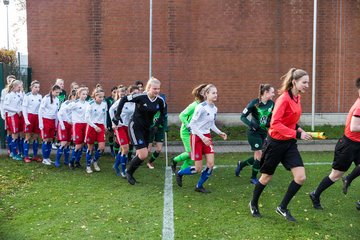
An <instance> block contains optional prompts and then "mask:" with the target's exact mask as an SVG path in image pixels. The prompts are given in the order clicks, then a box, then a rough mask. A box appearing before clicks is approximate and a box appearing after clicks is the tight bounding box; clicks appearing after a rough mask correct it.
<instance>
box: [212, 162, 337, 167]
mask: <svg viewBox="0 0 360 240" xmlns="http://www.w3.org/2000/svg"><path fill="white" fill-rule="evenodd" d="M331 164H332V162H309V163H304V165H305V166H315V165H331ZM279 165H280V164H279ZM231 167H236V165H215V166H214V168H231Z"/></svg>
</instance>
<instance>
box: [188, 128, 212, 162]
mask: <svg viewBox="0 0 360 240" xmlns="http://www.w3.org/2000/svg"><path fill="white" fill-rule="evenodd" d="M204 136H205V137H208V138H210V140H211V136H210V133H208V134H204ZM190 146H191V159H192V160H194V161H201V160H202V155H203V154H211V153H212V154H214V145H213V144H212V141H211V144H210V145H209V146H206V145H205V143H204V142H203V141H202V140H201V138H200V137H199V136H197V135H194V134H191V135H190Z"/></svg>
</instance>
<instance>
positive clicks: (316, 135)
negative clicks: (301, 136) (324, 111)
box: [307, 132, 327, 139]
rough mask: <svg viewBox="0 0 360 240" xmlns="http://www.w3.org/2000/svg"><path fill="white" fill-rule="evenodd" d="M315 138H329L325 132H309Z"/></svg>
mask: <svg viewBox="0 0 360 240" xmlns="http://www.w3.org/2000/svg"><path fill="white" fill-rule="evenodd" d="M307 133H308V134H310V135H311V136H312V138H315V139H327V137H326V136H325V133H324V132H307Z"/></svg>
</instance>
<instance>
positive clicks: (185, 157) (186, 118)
mask: <svg viewBox="0 0 360 240" xmlns="http://www.w3.org/2000/svg"><path fill="white" fill-rule="evenodd" d="M205 87H206V84H201V85H199V86H197V87H196V88H194V89H193V90H192V95H193V96H194V97H195V101H194V102H192V103H191V104H190V105H189V106H187V107H186V108H185V109H184V111H182V112H181V113H180V115H179V118H180V121H181V128H180V137H181V140H182V142H183V144H184V148H185V152H183V153H181V154H179V155H178V156H176V157H174V158H173V160H172V166H171V168H172V171H173V172H174V173H175V171H176V165H177V163H178V162H181V161H183V162H184V163H183V164H182V166H181V168H180V169H181V170H182V169H185V168H188V167H190V166H192V165H193V164H194V161H193V160H191V158H190V153H191V147H190V129H189V128H188V125H189V123H190V121H191V119H192V116H193V114H194V111H195V108H196V106H197V105H198V104H199V103H200V102H203V101H204V96H203V95H202V90H203V89H204V88H205Z"/></svg>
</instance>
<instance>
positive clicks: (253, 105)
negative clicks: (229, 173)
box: [235, 84, 275, 184]
mask: <svg viewBox="0 0 360 240" xmlns="http://www.w3.org/2000/svg"><path fill="white" fill-rule="evenodd" d="M274 95H275V94H274V88H273V87H272V86H271V85H270V84H260V86H259V97H258V98H255V99H253V100H251V101H250V102H249V104H248V105H247V106H246V107H245V108H244V110H243V112H242V114H241V117H240V119H241V121H242V122H243V123H244V124H246V125H247V126H248V127H249V129H248V132H247V137H248V142H249V144H250V146H251V150H252V151H254V156H253V157H250V158H248V159H247V160H245V161H238V163H237V167H236V170H235V176H237V177H238V176H239V174H240V171H241V170H242V169H243V168H244V167H246V166H248V165H250V166H252V174H251V178H250V183H252V184H256V183H257V182H258V179H257V177H256V175H257V173H258V172H259V170H260V158H261V155H262V151H261V148H262V145H263V142H264V140H265V138H266V135H267V130H268V128H269V127H270V119H271V114H272V110H273V109H274V102H273V101H272V99H273V97H274ZM250 114H251V120H249V119H248V118H247V117H248V116H249V115H250Z"/></svg>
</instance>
